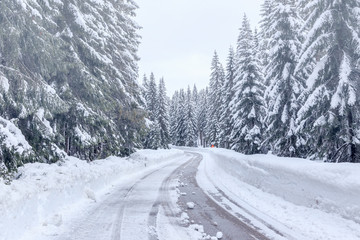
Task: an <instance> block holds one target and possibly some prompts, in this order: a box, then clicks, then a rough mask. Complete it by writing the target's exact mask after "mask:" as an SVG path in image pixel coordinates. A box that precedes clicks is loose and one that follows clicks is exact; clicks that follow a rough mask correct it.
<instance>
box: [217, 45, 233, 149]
mask: <svg viewBox="0 0 360 240" xmlns="http://www.w3.org/2000/svg"><path fill="white" fill-rule="evenodd" d="M235 63H236V59H235V52H234V49H233V48H232V47H230V50H229V56H228V59H227V65H226V77H225V83H224V85H223V90H222V92H223V94H222V99H221V104H222V106H221V116H220V126H221V127H220V129H221V130H220V146H221V147H225V148H229V147H230V145H231V141H232V139H230V134H231V131H232V128H233V122H232V116H231V101H232V100H233V98H234V81H235V71H236V64H235Z"/></svg>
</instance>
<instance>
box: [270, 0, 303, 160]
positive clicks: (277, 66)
mask: <svg viewBox="0 0 360 240" xmlns="http://www.w3.org/2000/svg"><path fill="white" fill-rule="evenodd" d="M267 21H269V22H268V23H266V25H267V26H268V27H269V28H270V29H273V30H274V32H275V34H273V35H272V36H271V37H270V38H269V42H268V45H269V47H270V51H269V64H268V66H267V67H266V71H265V72H266V73H267V74H266V82H268V83H269V84H270V86H269V87H268V89H267V91H266V94H265V98H266V102H267V103H268V114H267V118H266V124H267V126H268V127H267V136H266V140H265V144H266V145H270V146H271V150H272V151H273V152H275V153H276V154H279V155H281V156H300V153H299V151H298V149H297V146H298V143H299V138H298V136H297V134H296V124H295V121H296V114H297V111H298V109H299V104H298V97H299V95H300V93H301V92H303V90H304V88H305V83H304V82H303V81H301V78H299V77H297V76H295V73H294V71H295V67H296V64H297V57H298V54H299V51H300V47H301V39H300V36H299V34H298V33H297V31H298V30H299V29H300V28H301V20H300V17H299V16H298V14H297V9H296V6H295V4H294V1H293V0H273V6H272V13H271V14H270V16H269V17H268V18H267ZM263 22H264V23H265V21H263Z"/></svg>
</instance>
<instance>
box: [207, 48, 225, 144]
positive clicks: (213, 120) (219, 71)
mask: <svg viewBox="0 0 360 240" xmlns="http://www.w3.org/2000/svg"><path fill="white" fill-rule="evenodd" d="M224 80H225V73H224V69H223V67H222V65H221V63H220V61H219V57H218V55H217V53H216V52H215V53H214V57H213V60H212V66H211V77H210V91H209V95H210V96H209V100H210V109H209V112H208V119H209V120H208V125H207V127H206V128H207V137H208V140H209V143H210V144H211V145H215V146H219V139H220V108H221V99H222V86H223V84H224Z"/></svg>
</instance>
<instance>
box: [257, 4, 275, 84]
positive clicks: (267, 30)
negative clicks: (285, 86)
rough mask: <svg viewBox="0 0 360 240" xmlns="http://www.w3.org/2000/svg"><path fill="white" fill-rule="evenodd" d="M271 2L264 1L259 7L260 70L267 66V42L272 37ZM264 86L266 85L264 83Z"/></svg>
mask: <svg viewBox="0 0 360 240" xmlns="http://www.w3.org/2000/svg"><path fill="white" fill-rule="evenodd" d="M273 1H274V0H264V2H263V4H262V5H261V21H260V27H261V28H260V29H261V31H260V32H259V55H260V61H261V65H262V69H264V68H265V67H266V66H267V65H268V64H269V52H268V49H269V40H270V37H271V36H273V35H274V33H275V32H274V29H272V28H271V27H270V23H271V20H270V16H271V14H272V13H273ZM265 85H268V84H267V83H266V82H265Z"/></svg>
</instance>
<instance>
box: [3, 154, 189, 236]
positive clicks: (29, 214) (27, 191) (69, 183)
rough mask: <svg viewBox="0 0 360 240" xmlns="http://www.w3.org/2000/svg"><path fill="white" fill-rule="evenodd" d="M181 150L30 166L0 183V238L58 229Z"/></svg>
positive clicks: (69, 159)
mask: <svg viewBox="0 0 360 240" xmlns="http://www.w3.org/2000/svg"><path fill="white" fill-rule="evenodd" d="M182 153H183V151H180V150H175V149H171V150H158V151H153V150H140V151H138V152H136V153H134V154H132V155H131V156H130V157H128V158H119V157H109V158H107V159H104V160H97V161H93V162H90V163H87V162H86V161H82V160H79V159H77V158H74V157H68V158H67V159H66V160H65V161H64V162H59V163H57V164H52V165H48V164H43V163H32V164H26V165H25V166H24V167H21V168H20V169H19V175H20V177H19V179H17V180H14V181H13V182H12V183H11V185H5V183H3V182H2V181H0V216H1V218H0V229H1V231H0V239H20V238H21V236H22V235H23V234H24V233H25V232H26V231H29V230H31V229H32V228H34V227H37V226H40V225H42V226H47V225H51V226H60V225H61V224H62V215H61V213H62V211H63V209H65V208H67V207H68V206H70V205H73V204H76V203H77V202H79V201H83V200H84V199H85V200H86V199H88V201H90V202H94V201H96V200H97V197H98V195H101V194H104V193H103V191H104V189H106V188H108V187H110V186H111V185H112V184H113V183H115V182H117V181H121V179H124V178H129V177H131V176H132V175H133V174H137V173H139V172H142V171H145V170H148V169H149V168H151V167H156V166H159V165H161V164H166V162H167V161H169V160H171V159H173V158H174V157H175V156H177V155H179V154H182Z"/></svg>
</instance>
